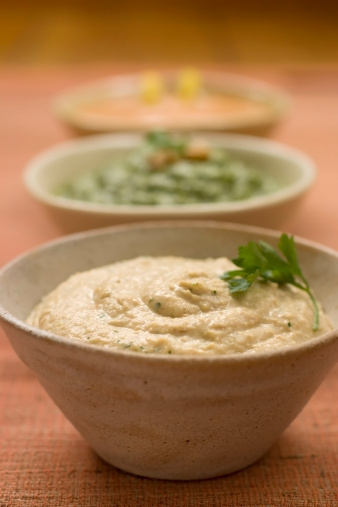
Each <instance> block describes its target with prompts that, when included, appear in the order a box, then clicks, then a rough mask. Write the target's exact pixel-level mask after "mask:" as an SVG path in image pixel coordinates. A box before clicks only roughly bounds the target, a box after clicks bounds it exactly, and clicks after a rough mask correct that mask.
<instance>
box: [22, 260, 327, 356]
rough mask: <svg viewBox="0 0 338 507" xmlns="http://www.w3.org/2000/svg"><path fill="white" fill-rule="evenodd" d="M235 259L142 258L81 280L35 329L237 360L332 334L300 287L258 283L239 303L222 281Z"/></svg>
mask: <svg viewBox="0 0 338 507" xmlns="http://www.w3.org/2000/svg"><path fill="white" fill-rule="evenodd" d="M229 269H234V265H233V264H232V262H231V261H230V260H229V259H227V258H218V259H205V260H199V259H188V258H181V257H138V258H135V259H132V260H127V261H122V262H118V263H115V264H111V265H108V266H104V267H100V268H97V269H93V270H90V271H86V272H81V273H77V274H74V275H73V276H71V277H70V278H69V279H68V280H67V281H65V282H63V283H62V284H61V285H59V286H58V287H57V288H56V289H55V290H54V291H53V292H51V293H50V294H49V295H47V296H46V297H45V298H44V299H43V301H42V302H41V303H40V304H39V305H38V306H37V307H36V308H35V309H34V310H33V312H32V313H31V315H30V316H29V318H28V320H27V322H28V323H29V324H31V325H32V326H35V327H38V328H41V329H44V330H46V331H50V332H53V333H56V334H59V335H62V336H67V337H71V338H78V339H81V340H86V341H88V342H89V343H92V344H95V345H100V346H103V347H109V348H114V349H122V350H125V349H127V350H131V351H138V352H145V353H149V352H151V353H161V354H232V353H237V352H255V351H261V350H270V349H276V348H280V347H287V346H291V345H293V344H296V343H300V342H304V341H306V340H309V339H311V338H313V337H314V336H316V335H319V334H322V333H324V332H326V331H328V330H330V329H331V328H332V326H331V324H330V322H329V319H328V317H327V316H325V314H324V313H323V311H322V310H320V327H319V329H318V331H317V332H316V333H314V332H313V330H312V323H313V306H312V303H311V301H310V299H309V297H308V295H307V294H306V293H305V292H303V291H301V290H299V289H297V288H296V287H294V286H289V285H285V286H281V287H278V286H277V285H276V284H273V283H266V282H261V283H260V282H256V283H255V284H253V286H252V287H251V288H250V289H249V290H248V291H247V292H245V293H243V294H242V295H240V296H236V297H234V295H232V294H231V293H230V291H229V289H228V287H227V283H226V282H225V281H224V280H221V279H220V276H221V275H222V274H223V273H224V272H225V271H228V270H229Z"/></svg>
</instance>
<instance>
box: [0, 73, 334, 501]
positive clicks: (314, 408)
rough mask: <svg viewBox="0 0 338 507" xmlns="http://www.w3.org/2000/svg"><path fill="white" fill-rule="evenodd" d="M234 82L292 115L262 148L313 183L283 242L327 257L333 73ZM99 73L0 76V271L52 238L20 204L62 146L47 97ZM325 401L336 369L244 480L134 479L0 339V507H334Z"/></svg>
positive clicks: (39, 215)
mask: <svg viewBox="0 0 338 507" xmlns="http://www.w3.org/2000/svg"><path fill="white" fill-rule="evenodd" d="M232 70H233V69H232ZM235 70H238V71H239V72H241V73H247V74H250V75H251V76H254V77H258V78H262V79H268V80H269V81H270V82H274V83H275V84H279V85H281V86H283V87H284V88H285V89H287V90H288V91H289V92H290V93H291V95H292V99H293V109H292V112H291V114H290V116H289V117H288V118H287V119H286V120H285V121H284V122H283V124H282V125H281V126H280V127H279V128H278V129H277V130H276V131H275V133H274V134H273V137H274V138H275V139H277V140H279V141H282V142H285V143H287V144H289V145H291V146H293V147H296V148H298V149H301V150H304V151H306V152H307V153H308V154H309V155H310V156H311V157H313V159H314V160H315V162H316V163H317V166H318V169H319V174H318V179H317V184H316V186H315V187H314V189H313V190H311V192H310V193H309V195H308V196H307V197H306V199H305V200H304V203H303V207H302V209H301V210H300V211H299V213H298V214H297V216H295V217H294V219H293V220H292V221H290V223H289V224H286V228H285V230H286V231H288V232H291V233H294V234H298V235H300V236H303V237H306V238H309V239H312V240H315V241H318V242H320V243H323V244H325V245H328V246H330V247H333V248H335V249H338V234H337V232H338V229H337V225H336V219H337V217H338V200H337V198H336V194H337V191H336V189H337V167H336V166H337V160H338V143H337V136H338V115H337V114H336V111H338V69H337V68H324V69H309V68H302V69H292V68H277V69H271V68H269V69H257V68H256V69H242V68H240V69H235ZM107 72H108V69H107V68H93V67H92V68H88V67H86V68H77V69H74V68H73V69H67V68H54V69H35V70H34V69H33V70H32V69H31V70H24V69H20V68H6V69H0V75H1V79H0V97H1V110H2V115H1V119H2V121H1V123H0V139H1V145H0V245H1V248H0V265H3V264H4V263H6V262H7V261H9V260H10V259H12V258H13V257H15V256H16V255H19V254H21V253H22V252H24V251H26V250H27V249H29V248H32V247H34V246H36V245H38V244H40V243H42V242H45V241H47V240H49V239H52V238H55V237H57V236H59V235H60V234H61V232H62V231H59V230H58V229H57V227H56V226H55V225H54V224H53V223H52V222H51V221H50V220H49V218H48V217H47V216H46V215H44V213H43V211H42V209H40V207H39V205H38V204H36V203H35V202H33V201H32V199H31V198H30V197H29V196H28V195H27V193H26V191H25V189H24V187H23V185H22V182H21V174H22V169H23V167H24V165H25V164H26V163H27V161H28V160H29V159H30V157H32V156H34V155H35V154H37V153H38V152H39V151H40V150H42V149H44V148H46V147H49V146H51V145H53V144H55V143H57V142H60V141H62V140H65V139H68V138H70V137H71V135H72V134H71V132H70V131H69V130H68V129H67V128H66V127H64V126H63V125H61V124H60V123H59V122H58V121H57V120H56V119H54V118H53V116H52V114H51V108H50V104H51V99H52V97H53V96H54V94H55V93H58V92H59V91H61V90H62V89H63V88H65V87H68V86H70V85H73V84H76V83H79V82H81V81H83V80H86V79H93V78H98V77H102V76H104V75H106V74H107ZM109 72H111V69H110V70H109ZM337 393H338V366H336V367H335V368H334V369H333V370H332V371H331V372H330V374H329V375H328V377H327V378H326V379H325V381H324V382H323V384H322V385H321V387H320V388H319V390H318V391H317V392H316V394H315V395H314V396H313V398H312V399H311V400H310V402H309V403H308V405H307V406H306V407H305V408H304V410H303V411H302V413H301V414H300V415H299V416H298V417H297V419H296V420H295V421H294V422H293V423H292V424H291V426H290V427H289V428H288V429H287V430H286V431H285V433H284V434H283V435H282V437H281V438H280V439H279V440H278V442H277V443H276V444H275V445H274V446H273V447H272V448H271V449H270V451H269V452H268V453H267V454H266V455H265V456H264V457H263V458H262V459H261V460H260V461H258V462H257V463H256V464H254V465H253V466H251V467H250V468H247V469H245V470H243V471H240V472H238V473H236V474H231V475H229V476H225V477H221V478H217V479H213V480H206V481H195V482H168V481H157V480H150V479H144V478H139V477H134V476H132V475H129V474H126V473H123V472H121V471H119V470H117V469H115V468H113V467H111V466H110V465H108V464H106V463H104V462H103V461H102V460H101V459H100V458H98V457H97V456H96V455H95V454H94V453H93V452H92V451H91V450H90V448H89V447H88V445H87V443H86V442H85V441H84V440H83V439H82V437H81V436H80V435H79V434H78V433H77V432H76V430H75V429H74V428H73V427H72V426H71V424H70V423H69V422H68V421H67V420H66V419H65V417H64V416H63V414H62V413H61V412H60V411H59V410H58V408H57V407H56V406H55V405H54V404H53V402H52V401H51V400H50V398H49V397H48V396H47V395H46V393H45V392H44V390H43V389H42V387H41V386H40V384H39V383H38V381H37V380H36V378H35V376H34V375H33V374H32V373H31V372H30V371H29V370H28V369H27V368H26V366H24V365H23V364H22V363H21V362H20V360H19V359H18V358H17V356H16V355H15V353H14V352H13V350H12V348H11V347H10V345H9V343H8V341H7V339H6V337H5V336H4V334H3V333H2V332H0V507H14V506H15V507H16V506H24V507H28V506H32V507H46V506H50V507H60V506H67V507H78V506H79V507H92V506H99V507H103V506H114V507H129V506H130V507H143V506H144V507H150V506H151V507H153V506H160V507H178V506H180V507H181V506H182V507H202V506H203V507H218V506H235V507H237V506H266V507H268V506H269V507H271V506H285V507H289V506H328V507H336V506H337V505H338V472H337V471H338V459H337V454H338V409H337Z"/></svg>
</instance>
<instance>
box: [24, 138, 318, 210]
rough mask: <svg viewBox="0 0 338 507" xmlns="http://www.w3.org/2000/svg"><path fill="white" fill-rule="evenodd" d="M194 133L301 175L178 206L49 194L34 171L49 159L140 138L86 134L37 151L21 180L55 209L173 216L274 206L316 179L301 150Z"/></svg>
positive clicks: (127, 144)
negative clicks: (247, 194) (235, 195)
mask: <svg viewBox="0 0 338 507" xmlns="http://www.w3.org/2000/svg"><path fill="white" fill-rule="evenodd" d="M197 135H198V136H199V137H203V138H206V139H208V138H209V139H212V140H213V142H214V143H215V144H217V142H219V143H220V144H221V145H224V147H225V149H227V148H229V149H238V150H241V151H243V152H248V153H249V152H251V153H253V152H255V153H257V154H260V153H262V152H263V153H264V154H266V155H270V156H272V157H276V158H278V157H279V158H280V159H287V160H289V161H292V162H294V163H296V164H298V166H299V167H300V168H301V175H300V177H299V178H298V179H297V180H296V181H294V182H292V183H291V184H287V185H286V186H285V187H283V188H281V189H278V190H276V191H274V192H271V193H270V194H266V195H262V196H257V197H252V198H249V199H243V200H241V201H232V202H220V203H212V202H211V203H196V204H180V205H147V206H144V205H121V204H118V205H113V204H97V203H91V202H87V201H79V200H73V199H68V198H65V197H60V196H56V195H53V194H52V193H51V192H50V191H47V190H45V189H44V188H43V186H42V185H40V184H39V182H38V181H37V176H38V174H39V173H40V172H42V171H43V167H44V166H45V165H46V164H48V163H49V162H50V161H52V160H53V159H58V158H61V159H62V158H63V157H67V156H69V155H70V154H72V153H76V152H79V153H80V152H81V153H82V154H83V153H86V152H90V151H91V150H94V149H95V150H100V149H108V148H114V147H118V148H131V147H133V146H135V145H136V144H137V143H138V142H140V141H141V139H142V136H141V135H139V134H97V135H92V136H90V137H85V138H81V139H76V140H71V141H66V142H63V143H60V144H59V145H57V146H54V147H52V148H49V149H46V150H44V151H43V152H41V153H40V154H39V155H37V156H36V157H34V158H33V159H32V160H31V162H30V163H29V164H28V165H27V167H26V169H25V171H24V183H25V185H26V187H27V189H28V190H29V191H30V192H31V193H32V195H34V196H35V197H36V199H38V200H39V201H40V202H43V203H46V204H49V205H53V207H55V208H61V209H62V208H68V209H73V210H78V211H88V212H90V213H93V214H96V215H111V213H114V214H116V215H119V214H121V215H123V214H128V215H131V216H132V215H134V216H136V217H137V215H138V213H142V214H144V215H149V216H151V215H153V214H154V212H156V213H157V214H159V215H161V214H169V215H171V216H172V217H175V216H178V215H180V216H182V215H183V216H184V214H190V213H201V212H203V213H204V214H205V215H206V216H207V215H208V214H209V213H210V214H211V213H215V212H217V211H220V212H226V213H229V214H231V213H236V212H238V211H248V210H255V209H262V208H265V207H268V206H271V204H274V205H276V204H278V203H280V202H284V201H286V200H289V199H293V198H295V197H297V196H298V195H300V194H302V193H303V192H304V191H305V190H306V189H308V188H309V187H310V186H311V185H312V183H313V182H314V180H315V178H316V168H315V165H314V163H313V161H312V160H311V158H310V157H308V156H307V155H306V154H305V153H303V152H301V151H299V150H297V149H294V148H291V147H289V146H286V145H284V144H282V143H279V142H275V141H271V140H266V139H260V138H257V137H254V136H248V135H240V134H210V133H198V134H197ZM78 150H79V151H78Z"/></svg>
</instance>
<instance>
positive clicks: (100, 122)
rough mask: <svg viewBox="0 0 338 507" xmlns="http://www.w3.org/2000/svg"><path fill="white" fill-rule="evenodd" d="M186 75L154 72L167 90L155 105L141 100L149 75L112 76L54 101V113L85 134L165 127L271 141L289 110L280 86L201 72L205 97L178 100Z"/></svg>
mask: <svg viewBox="0 0 338 507" xmlns="http://www.w3.org/2000/svg"><path fill="white" fill-rule="evenodd" d="M182 72H183V73H184V72H185V70H184V69H181V70H180V69H171V70H169V69H166V70H163V71H157V72H155V73H154V72H152V73H151V74H152V75H154V74H155V76H156V78H157V80H160V82H161V88H163V90H162V92H161V96H160V97H159V99H158V100H157V101H155V103H154V102H153V101H151V102H150V103H148V102H147V101H144V100H142V98H141V94H142V92H141V89H142V83H143V82H144V80H145V78H146V76H147V75H148V76H149V74H150V73H149V72H141V73H140V72H138V73H132V74H124V75H115V76H109V77H106V78H103V79H98V80H95V81H92V82H88V83H84V84H81V85H78V86H75V87H73V88H71V89H68V90H65V91H63V92H62V93H60V94H59V95H58V96H57V97H56V98H55V100H54V101H53V111H54V113H55V115H56V116H57V118H59V119H60V120H61V121H62V122H64V123H65V124H66V125H68V126H70V127H71V128H72V129H73V130H75V132H76V133H80V134H88V133H90V134H97V133H104V132H121V131H123V132H135V131H136V132H137V131H144V130H149V129H154V128H162V129H163V128H164V129H174V130H180V131H182V130H185V131H187V130H188V131H190V130H192V129H193V130H203V131H204V130H209V131H212V132H232V133H241V134H254V135H261V136H266V135H269V134H270V132H271V131H272V129H273V128H274V127H275V126H276V125H277V124H278V123H279V122H280V121H282V120H283V119H284V117H285V116H286V114H287V112H288V110H289V107H290V99H289V97H288V95H287V94H286V92H284V91H282V90H280V89H279V88H277V87H276V86H273V85H271V84H269V83H266V82H262V81H259V80H256V79H253V78H251V77H248V76H241V75H236V74H231V73H227V72H217V71H202V72H198V74H199V75H200V76H199V79H198V80H201V82H202V89H203V93H202V95H201V96H198V97H197V98H196V99H193V100H175V97H177V95H176V91H175V90H176V88H177V82H178V80H179V79H180V76H181V75H182ZM153 84H154V83H153ZM155 84H156V83H155ZM216 97H217V99H216V100H217V102H214V100H215V98H216Z"/></svg>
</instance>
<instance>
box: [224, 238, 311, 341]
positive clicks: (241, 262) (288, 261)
mask: <svg viewBox="0 0 338 507" xmlns="http://www.w3.org/2000/svg"><path fill="white" fill-rule="evenodd" d="M278 248H279V250H280V251H281V253H282V254H283V255H284V258H283V257H281V256H280V255H279V253H278V252H277V251H276V250H275V249H274V248H273V247H272V246H271V245H269V244H268V243H265V241H259V242H258V243H256V242H254V241H250V242H249V243H248V244H247V245H246V246H240V247H239V248H238V258H237V259H233V261H232V262H233V263H234V264H235V265H236V266H238V267H239V268H241V269H235V270H233V271H226V272H225V273H223V275H222V276H221V278H222V280H226V281H227V282H228V286H229V289H230V292H231V293H242V292H245V291H246V290H248V289H249V288H250V287H251V285H252V284H253V283H254V282H255V281H256V280H257V279H259V278H260V279H263V280H265V281H269V282H275V283H277V284H278V285H284V284H287V283H289V284H291V285H294V286H295V287H298V288H299V289H301V290H303V291H305V292H306V293H307V294H308V296H309V298H310V299H311V301H312V303H313V307H314V319H313V330H314V331H317V329H318V326H319V309H318V305H317V302H316V300H315V298H314V295H313V294H312V292H311V289H310V286H309V283H308V281H307V280H306V278H305V277H304V275H303V273H302V271H301V269H300V266H299V263H298V256H297V251H296V246H295V242H294V238H293V236H288V235H287V234H285V233H283V234H282V235H281V237H280V239H279V243H278Z"/></svg>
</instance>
